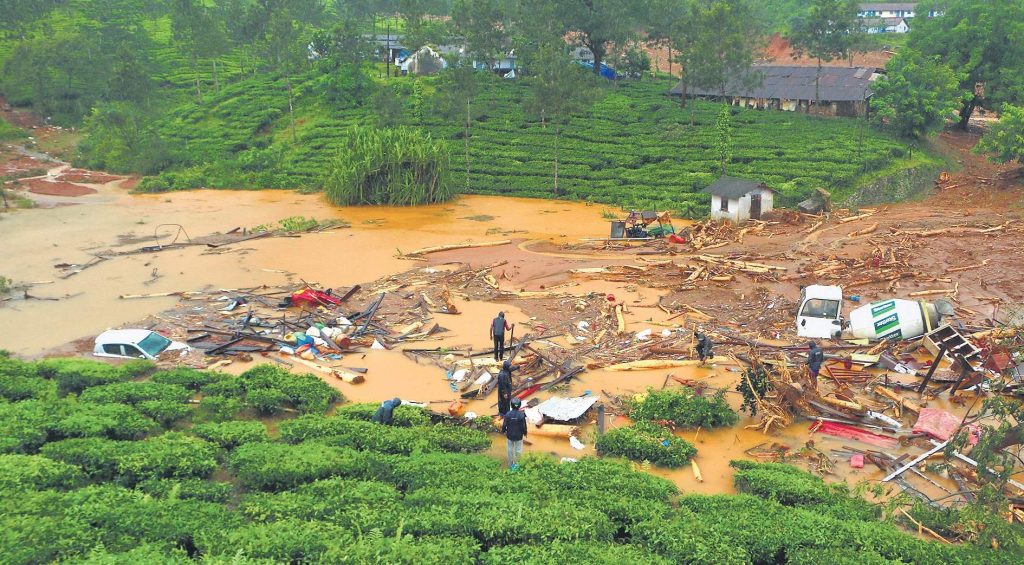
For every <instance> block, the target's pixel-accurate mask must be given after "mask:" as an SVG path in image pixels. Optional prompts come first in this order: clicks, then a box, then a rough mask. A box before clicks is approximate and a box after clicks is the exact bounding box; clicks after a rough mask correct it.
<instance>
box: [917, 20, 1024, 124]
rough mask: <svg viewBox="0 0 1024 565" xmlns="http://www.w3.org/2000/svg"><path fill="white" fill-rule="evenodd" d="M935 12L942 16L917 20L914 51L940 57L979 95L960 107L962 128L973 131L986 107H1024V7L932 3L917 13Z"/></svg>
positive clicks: (966, 88) (963, 86) (968, 99)
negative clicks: (977, 116) (977, 112)
mask: <svg viewBox="0 0 1024 565" xmlns="http://www.w3.org/2000/svg"><path fill="white" fill-rule="evenodd" d="M933 11H940V12H942V15H938V16H936V17H915V18H914V26H913V28H912V30H911V32H910V37H909V39H908V45H909V46H910V47H913V48H914V49H917V50H918V51H920V52H921V53H923V54H924V55H926V56H938V57H939V58H940V59H941V60H942V61H943V62H944V63H946V64H947V65H949V66H950V67H951V68H952V69H953V70H954V71H956V72H957V73H958V74H959V75H960V77H961V78H960V86H961V88H962V89H964V90H967V91H969V92H972V93H973V95H972V96H969V97H967V98H965V99H964V101H963V103H962V105H961V107H960V122H959V127H960V128H961V129H967V124H968V122H969V121H970V119H971V115H973V114H974V110H975V108H977V107H978V106H979V105H981V104H985V105H986V106H988V107H991V108H993V109H999V107H1000V106H1001V105H1002V104H1007V103H1008V104H1016V105H1020V104H1022V103H1024V41H1022V40H1021V38H1022V37H1024V2H1020V1H1018V0H1011V1H990V0H942V1H936V0H929V1H927V2H921V3H920V4H918V6H917V8H916V12H917V13H919V14H922V15H924V14H927V13H929V12H933ZM976 86H978V87H979V88H977V89H976V88H975V87H976Z"/></svg>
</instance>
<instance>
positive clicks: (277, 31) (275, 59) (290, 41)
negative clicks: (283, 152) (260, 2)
mask: <svg viewBox="0 0 1024 565" xmlns="http://www.w3.org/2000/svg"><path fill="white" fill-rule="evenodd" d="M264 1H267V2H271V3H273V4H275V6H274V9H272V10H271V11H270V16H269V19H268V20H267V22H266V27H265V31H264V36H263V41H262V44H263V49H264V53H265V56H266V60H267V62H268V63H269V64H270V66H271V68H273V69H274V70H275V71H277V72H279V73H281V74H282V75H283V76H284V79H285V85H286V86H287V89H288V118H289V122H290V124H291V133H292V142H293V143H294V142H297V141H298V136H297V135H296V132H295V85H294V84H293V81H292V77H293V75H294V74H295V72H296V71H297V70H298V69H299V67H300V66H301V65H302V62H303V61H305V60H306V47H305V45H303V44H302V42H301V41H300V38H301V28H300V22H299V21H297V20H296V18H295V16H294V15H293V12H292V8H294V7H296V6H300V5H301V4H303V3H304V2H299V1H298V0H264Z"/></svg>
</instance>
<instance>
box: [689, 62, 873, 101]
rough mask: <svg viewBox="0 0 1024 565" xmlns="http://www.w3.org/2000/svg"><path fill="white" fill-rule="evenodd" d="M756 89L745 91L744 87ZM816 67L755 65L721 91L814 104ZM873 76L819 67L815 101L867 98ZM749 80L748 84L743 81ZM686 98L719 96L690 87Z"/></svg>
mask: <svg viewBox="0 0 1024 565" xmlns="http://www.w3.org/2000/svg"><path fill="white" fill-rule="evenodd" d="M755 74H756V75H759V76H760V79H761V80H760V85H758V86H753V87H748V86H745V85H744V83H750V82H754V83H755V84H756V83H757V80H756V77H752V75H755ZM816 76H817V67H792V66H777V65H758V66H754V67H751V69H750V71H748V72H747V73H745V74H744V75H743V76H740V77H736V78H735V79H731V80H730V81H729V84H728V85H727V86H726V87H725V95H726V96H732V97H737V96H739V97H744V98H764V99H772V100H815V93H814V81H815V77H816ZM872 77H874V72H873V71H872V69H864V68H857V67H853V68H850V67H823V68H822V69H821V79H820V80H819V83H818V89H819V98H820V100H822V101H825V102H859V101H862V100H864V99H866V98H867V96H868V94H869V86H870V85H871V80H872ZM746 79H752V80H746ZM681 92H682V85H681V84H677V85H676V86H675V88H673V89H672V90H671V93H672V94H680V93H681ZM687 94H688V95H691V96H718V95H719V94H720V92H718V91H713V90H707V89H702V88H697V87H695V86H693V85H690V86H689V88H688V89H687Z"/></svg>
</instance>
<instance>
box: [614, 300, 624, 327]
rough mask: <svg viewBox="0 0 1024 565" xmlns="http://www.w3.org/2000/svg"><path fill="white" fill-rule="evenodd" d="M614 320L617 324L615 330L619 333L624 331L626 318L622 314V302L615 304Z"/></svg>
mask: <svg viewBox="0 0 1024 565" xmlns="http://www.w3.org/2000/svg"><path fill="white" fill-rule="evenodd" d="M615 320H616V323H617V324H618V327H617V329H616V331H617V332H618V333H620V334H622V333H625V331H626V318H625V317H623V315H622V304H616V305H615Z"/></svg>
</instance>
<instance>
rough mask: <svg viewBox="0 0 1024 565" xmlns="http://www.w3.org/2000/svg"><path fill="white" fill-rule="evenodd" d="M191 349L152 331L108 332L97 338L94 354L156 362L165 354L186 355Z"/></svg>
mask: <svg viewBox="0 0 1024 565" xmlns="http://www.w3.org/2000/svg"><path fill="white" fill-rule="evenodd" d="M190 349H191V348H190V347H189V346H188V345H187V344H184V343H181V342H180V341H172V340H169V339H167V338H166V337H164V336H162V335H160V334H158V333H156V332H154V331H150V330H107V331H105V332H103V333H101V334H100V335H98V336H96V345H95V346H94V347H93V350H92V354H93V355H95V356H96V357H114V358H118V359H151V360H154V361H155V360H156V359H157V357H159V356H160V355H161V354H163V353H166V352H170V351H178V352H181V353H184V352H186V351H189V350H190Z"/></svg>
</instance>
